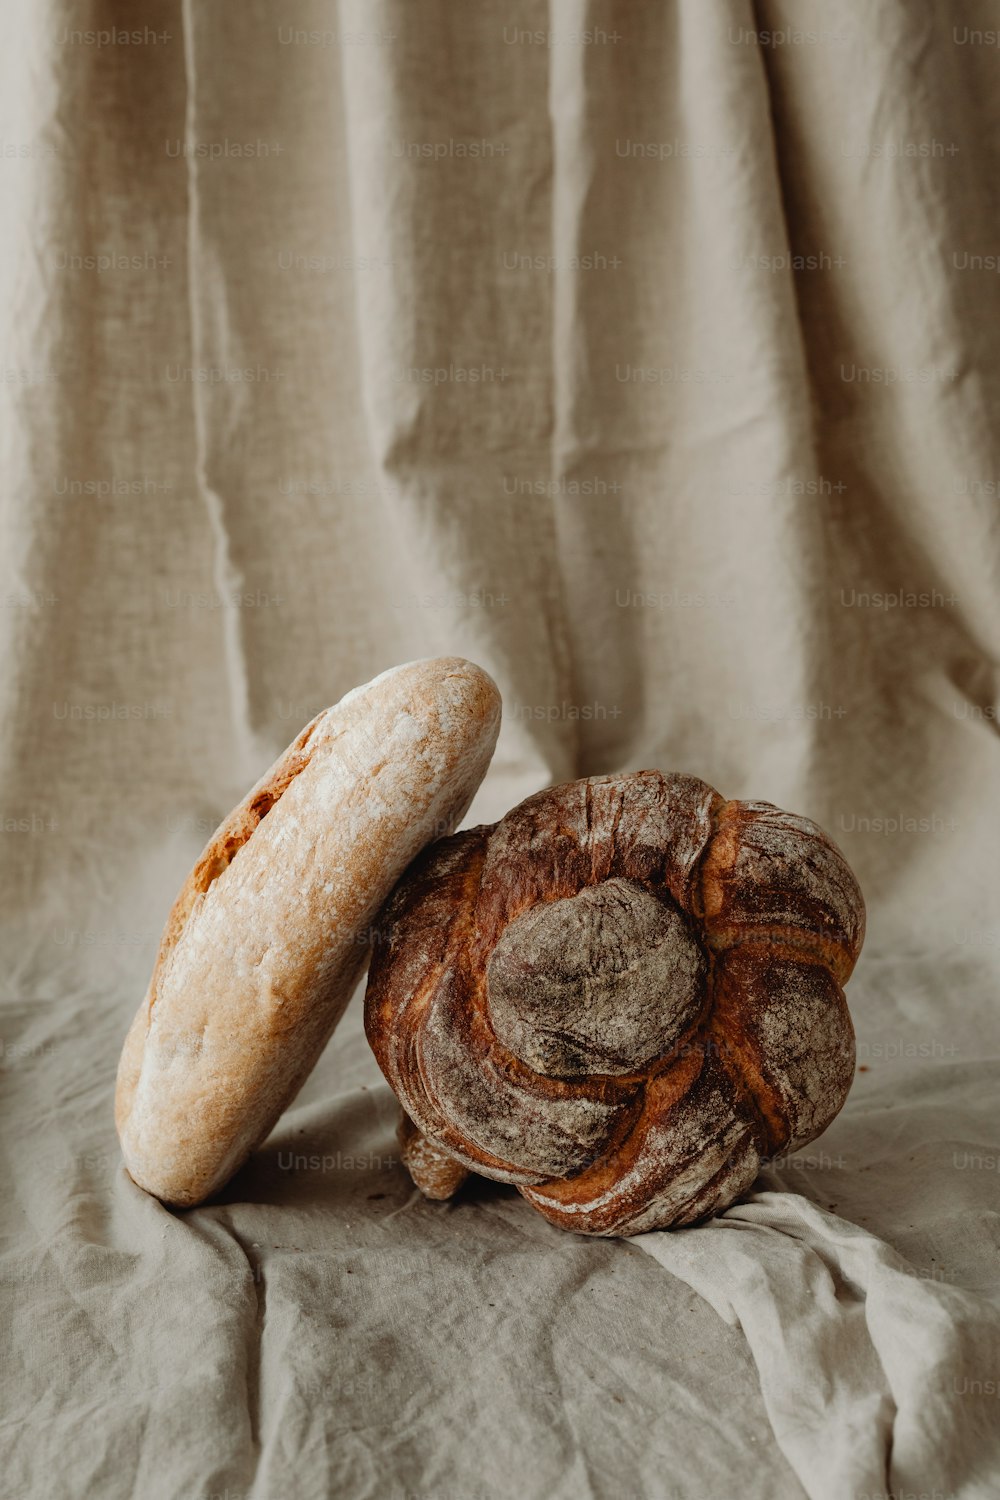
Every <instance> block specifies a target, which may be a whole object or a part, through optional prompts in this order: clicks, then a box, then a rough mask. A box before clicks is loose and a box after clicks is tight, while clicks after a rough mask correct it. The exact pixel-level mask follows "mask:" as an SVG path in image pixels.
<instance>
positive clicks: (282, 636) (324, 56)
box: [0, 0, 1000, 1500]
mask: <svg viewBox="0 0 1000 1500" xmlns="http://www.w3.org/2000/svg"><path fill="white" fill-rule="evenodd" d="M141 12H142V15H141V18H139V17H137V16H136V15H134V14H132V13H129V14H128V16H127V17H126V15H125V13H124V11H123V9H122V7H120V6H118V5H115V4H112V3H111V0H78V3H74V4H72V5H70V4H68V3H58V0H10V3H9V4H8V6H7V7H6V8H5V11H4V14H3V17H2V19H0V28H2V31H3V34H4V41H5V42H6V43H7V44H8V45H7V46H6V47H4V48H3V49H2V52H0V55H2V58H3V61H2V63H0V68H2V70H3V88H2V89H0V143H2V157H0V199H2V201H3V208H4V214H3V222H4V226H5V228H4V237H3V238H4V248H3V256H4V260H3V276H2V278H0V286H2V293H0V297H2V301H0V317H2V319H3V328H4V344H3V347H4V361H3V363H4V370H3V381H2V386H0V408H2V411H3V426H2V450H0V451H2V454H3V469H4V481H5V482H4V485H3V487H2V499H0V503H2V505H3V508H4V518H3V537H4V548H3V559H2V563H3V567H4V570H5V577H4V588H3V591H2V597H0V602H2V606H3V607H2V608H0V630H2V632H3V637H4V653H3V666H2V671H0V768H2V794H0V800H2V806H0V818H2V834H0V852H2V875H0V881H2V885H0V895H2V900H0V921H2V933H0V936H2V942H3V949H2V952H3V967H2V977H0V995H2V1022H0V1025H2V1031H0V1039H2V1057H0V1063H2V1077H0V1086H2V1098H3V1105H2V1110H3V1123H4V1129H3V1135H2V1141H3V1152H2V1172H3V1195H2V1201H3V1204H4V1211H3V1239H2V1246H0V1264H2V1281H3V1298H2V1305H3V1320H4V1322H3V1347H4V1349H5V1351H6V1358H5V1360H4V1362H3V1369H2V1372H0V1392H2V1407H3V1419H2V1425H0V1456H2V1471H3V1474H4V1484H5V1487H7V1490H8V1492H9V1493H11V1494H13V1495H18V1496H23V1497H31V1500H34V1497H36V1496H38V1497H41V1496H43V1495H44V1496H50V1495H59V1496H60V1497H62V1496H65V1497H70V1500H75V1497H85V1496H86V1497H90V1496H98V1495H99V1496H101V1497H108V1500H117V1497H126V1496H142V1497H144V1500H145V1497H152V1500H161V1497H163V1500H174V1497H176V1500H181V1497H183V1500H212V1497H225V1500H277V1497H281V1500H285V1497H289V1496H291V1497H303V1500H313V1497H324V1496H336V1497H337V1500H367V1497H393V1500H395V1497H400V1500H401V1497H408V1500H416V1497H419V1500H459V1497H460V1500H487V1497H489V1500H492V1497H498V1496H508V1495H517V1496H524V1497H529V1500H534V1497H538V1500H543V1497H546V1500H548V1497H555V1500H578V1497H580V1496H593V1497H598V1500H603V1497H609V1500H610V1497H615V1500H623V1497H629V1496H632V1497H639V1496H643V1497H645V1496H653V1497H661V1496H664V1497H680V1500H704V1497H706V1496H707V1497H716V1496H725V1497H728V1496H730V1495H734V1494H738V1495H740V1496H743V1497H748V1500H755V1497H760V1500H800V1497H801V1496H803V1495H805V1496H808V1497H810V1500H844V1497H851V1500H875V1497H878V1500H887V1497H889V1496H893V1497H895V1500H915V1497H917V1496H925V1495H926V1496H929V1497H933V1500H945V1497H948V1500H955V1497H961V1500H972V1497H976V1500H979V1497H982V1500H987V1497H995V1496H996V1495H997V1493H998V1492H1000V1452H998V1439H997V1433H998V1430H1000V1420H998V1418H1000V1399H998V1391H1000V1296H998V1269H1000V1217H998V1209H1000V1172H998V1168H1000V1139H998V1137H1000V1120H998V1115H1000V1108H998V1098H1000V1088H998V1082H1000V1057H998V1051H1000V1048H998V1025H997V974H998V968H1000V965H998V962H997V956H998V952H1000V926H998V921H1000V917H998V910H997V893H998V885H1000V879H998V877H1000V854H998V837H997V834H998V828H997V814H998V809H1000V755H998V746H997V707H996V701H997V691H996V690H997V641H998V629H997V626H998V612H1000V591H998V583H1000V565H998V552H1000V545H998V533H1000V527H998V510H997V496H998V494H1000V477H998V476H1000V462H998V455H997V426H996V416H997V412H998V410H1000V399H998V398H1000V355H998V341H997V337H996V330H997V326H998V324H997V317H998V312H1000V278H998V276H997V274H996V267H997V264H998V263H1000V262H998V255H1000V199H998V197H997V195H996V193H995V192H994V191H993V184H994V183H995V182H996V180H997V171H998V167H1000V86H998V85H1000V48H998V47H997V45H996V38H997V34H998V32H1000V3H997V0H950V3H949V4H948V5H947V6H945V5H929V4H921V5H914V4H910V3H905V0H869V3H868V4H866V5H864V6H861V5H848V4H847V3H845V0H823V3H822V4H820V3H819V0H809V3H806V0H796V3H795V4H794V5H793V4H792V3H791V0H757V3H751V0H663V3H655V4H654V3H642V0H551V3H550V4H549V5H545V4H543V3H540V0H503V3H501V0H496V3H492V0H487V3H479V0H477V3H468V4H462V5H458V4H456V3H454V0H405V3H404V0H397V3H390V0H357V3H352V0H341V3H340V4H339V5H336V4H332V3H323V0H293V3H281V4H280V5H279V4H278V3H277V0H240V5H239V6H238V7H237V6H235V5H233V4H232V3H226V0H201V3H198V4H195V3H194V0H184V3H178V0H171V3H168V0H147V3H146V4H145V5H144V6H143V7H141ZM441 653H460V654H463V655H467V656H469V657H471V658H472V659H474V660H475V661H477V662H479V663H481V664H482V665H483V666H484V667H486V668H487V669H488V670H489V671H490V672H492V673H493V675H494V676H495V678H496V680H497V682H498V684H499V686H500V688H501V691H502V693H503V697H504V703H505V724H504V728H503V731H502V735H501V740H500V745H499V748H498V752H497V756H496V760H495V762H494V765H493V768H492V769H491V772H490V774H489V776H488V778H487V781H486V783H485V784H484V786H483V789H482V791H481V793H480V795H479V797H478V798H477V800H476V803H475V805H474V807H473V809H472V815H471V819H470V821H481V820H485V819H493V818H495V817H498V816H500V815H501V814H502V813H503V812H504V811H505V810H506V809H507V808H508V807H510V806H511V805H512V804H513V803H514V802H515V801H517V800H518V799H519V798H520V797H522V796H524V795H526V794H527V793H529V792H532V791H534V790H537V789H538V788H540V787H542V786H544V785H546V784H548V783H550V782H554V781H560V780H564V779H568V778H570V777H573V776H577V775H587V774H595V773H599V772H605V771H618V770H630V769H637V768H640V767H644V766H655V767H659V768H661V769H664V770H677V771H686V772H690V773H693V774H696V775H699V776H701V777H703V778H704V779H705V780H707V781H709V782H711V783H712V784H713V785H714V786H716V787H718V788H719V789H720V790H721V791H722V792H723V793H724V794H725V795H727V796H730V797H754V798H762V799H767V800H771V801H774V802H776V803H778V804H779V805H782V806H785V807H788V808H790V809H792V810H794V811H796V812H801V813H804V814H806V815H808V816H811V817H813V818H815V819H816V820H817V821H818V822H820V823H821V824H822V825H823V826H824V827H825V828H827V829H828V830H829V832H830V833H831V834H832V835H833V837H834V838H835V839H836V840H837V842H838V843H839V844H840V845H841V847H842V848H843V849H844V851H845V853H846V854H847V856H848V858H849V859H850V860H851V862H852V864H853V865H854V867H855V869H856V871H857V873H858V875H859V878H860V880H861V883H862V886H863V888H864V890H865V893H866V897H867V899H868V904H869V916H870V921H869V937H868V941H867V945H866V948H865V951H864V954H863V955H862V959H861V962H860V965H859V967H858V970H857V973H856V975H855V978H854V979H853V980H852V982H851V985H850V987H849V991H848V998H849V1001H850V1004H851V1008H852V1012H853V1014H854V1017H855V1022H856V1025H857V1029H858V1035H859V1059H858V1060H859V1073H858V1077H857V1080H856V1083H855V1087H854V1089H853V1091H852V1093H851V1096H850V1099H849V1100H848V1103H847V1105H846V1107H845V1109H844V1110H843V1112H842V1114H841V1115H840V1116H839V1117H838V1119H837V1120H836V1121H835V1122H834V1124H833V1126H832V1127H831V1128H830V1129H829V1130H828V1132H827V1133H826V1134H825V1135H824V1136H823V1137H822V1138H821V1139H820V1140H819V1141H817V1142H815V1143H814V1144H813V1145H811V1146H809V1147H807V1148H806V1149H805V1150H804V1151H802V1152H799V1153H798V1154H797V1155H796V1156H795V1157H793V1158H791V1159H790V1160H789V1161H787V1162H785V1163H783V1164H780V1165H775V1166H773V1167H771V1168H769V1169H768V1170H767V1171H766V1172H765V1173H764V1174H763V1176H762V1178H761V1180H760V1181H759V1182H758V1184H757V1185H756V1188H755V1190H754V1192H753V1193H752V1194H751V1195H750V1197H749V1199H748V1201H746V1202H744V1203H741V1204H738V1205H736V1206H734V1207H733V1208H731V1209H730V1210H729V1211H728V1212H727V1213H725V1214H724V1215H722V1216H721V1217H720V1218H718V1219H717V1220H715V1221H713V1222H712V1223H711V1224H709V1225H706V1226H701V1227H698V1228H695V1229H692V1230H685V1231H681V1232H677V1233H675V1234H659V1235H648V1236H643V1237H641V1238H639V1239H637V1240H635V1241H633V1242H631V1243H629V1242H620V1241H588V1240H586V1239H584V1238H581V1237H576V1236H571V1235H568V1234H565V1233H562V1232H560V1231H558V1230H555V1229H553V1228H551V1227H550V1226H549V1225H547V1224H546V1223H545V1222H544V1221H543V1220H542V1219H541V1218H540V1217H539V1216H538V1215H537V1214H535V1213H534V1212H533V1211H532V1210H531V1209H530V1208H529V1207H528V1206H527V1205H526V1204H525V1203H524V1202H523V1201H522V1200H521V1199H520V1198H519V1196H518V1195H517V1194H516V1193H515V1192H514V1191H513V1190H510V1189H507V1188H501V1187H498V1186H495V1185H493V1184H490V1183H484V1182H475V1183H472V1184H470V1185H469V1186H468V1187H467V1188H465V1189H464V1190H463V1192H462V1194H461V1195H460V1196H459V1197H458V1198H457V1199H456V1200H455V1201H454V1202H453V1203H451V1204H447V1205H439V1204H438V1205H434V1204H428V1203H425V1202H423V1201H421V1200H420V1199H419V1197H418V1196H417V1195H416V1194H414V1192H413V1191H412V1190H411V1189H410V1186H409V1184H408V1180H407V1178H406V1175H405V1173H404V1172H403V1170H402V1169H401V1167H400V1165H399V1163H398V1161H397V1160H396V1158H395V1155H394V1136H393V1130H394V1123H395V1114H394V1105H393V1101H392V1099H391V1096H390V1094H389V1091H388V1089H387V1088H386V1086H385V1085H384V1083H383V1082H382V1081H381V1078H380V1075H379V1073H378V1070H377V1068H376V1066H375V1064H374V1061H373V1059H372V1058H371V1055H370V1053H369V1052H368V1049H367V1045H366V1043H365V1041H364V1036H363V1032H362V1029H361V1009H360V995H359V996H358V997H356V998H355V1001H354V1002H353V1004H352V1007H351V1010H350V1011H349V1013H348V1015H347V1017H346V1018H345V1020H344V1022H343V1023H342V1026H341V1029H340V1030H339V1031H338V1033H337V1034H336V1036H335V1037H334V1038H333V1040H332V1041H331V1044H330V1046H329V1047H328V1049H327V1051H326V1053H325V1054H324V1056H323V1059H322V1060H321V1062H320V1064H319V1066H318V1067H317V1069H316V1071H315V1073H314V1074H313V1076H312V1077H311V1078H310V1080H309V1082H308V1084H307V1085H306V1088H305V1089H304V1091H303V1093H302V1094H301V1095H300V1097H299V1099H298V1100H297V1101H296V1103H295V1105H294V1106H293V1107H292V1108H291V1109H290V1110H289V1111H288V1113H287V1114H286V1116H285V1117H284V1118H283V1120H282V1121H281V1122H280V1124H279V1125H278V1127H277V1129H276V1130H275V1132H274V1134H273V1136H272V1137H271V1139H270V1140H269V1141H268V1142H267V1143H266V1144H265V1146H264V1147H263V1148H262V1149H261V1150H260V1151H258V1152H257V1153H256V1154H255V1156H254V1157H253V1158H252V1160H251V1162H250V1163H249V1164H248V1166H247V1167H246V1168H245V1169H244V1170H243V1171H242V1172H241V1173H240V1174H239V1175H238V1176H237V1177H236V1178H235V1179H234V1181H233V1182H232V1183H231V1184H230V1186H229V1187H228V1189H227V1190H226V1191H225V1193H224V1194H223V1195H222V1197H221V1199H220V1200H219V1201H217V1202H215V1203H213V1204H212V1205H210V1206H208V1207H205V1208H201V1209H198V1210H196V1211H193V1212H190V1213H186V1214H178V1213H173V1212H170V1211H168V1210H166V1209H164V1208H163V1207H162V1206H161V1205H159V1204H158V1203H157V1202H156V1201H155V1200H153V1199H152V1198H149V1197H147V1196H146V1195H145V1194H143V1193H142V1192H141V1191H139V1189H138V1188H136V1187H135V1186H134V1184H132V1183H131V1182H130V1180H129V1179H128V1178H127V1176H126V1175H125V1173H124V1171H123V1168H122V1166H121V1162H120V1157H119V1154H118V1150H117V1143H116V1139H115V1134H114V1128H113V1123H112V1117H111V1109H112V1091H113V1080H114V1072H115V1066H116V1063H117V1057H118V1052H119V1049H120V1046H121V1041H122V1039H123V1036H124V1033H125V1030H126V1028H127V1025H128V1023H129V1021H130V1019H131V1017H132V1014H133V1012H134V1009H135V1007H136V1005H137V1004H138V1002H139V1000H140V998H141V995H142V992H143V989H144V986H145V982H146V978H147V976H148V973H149V970H150V968H151V965H152V960H153V956H154V953H155V947H156V942H157V939H158V936H159V932H160V929H161V927H162V924H163V921H164V919H165V917H166V913H167V911H168V909H169V905H170V902H171V900H172V898H173V895H174V893H175V891H176V889H177V888H178V886H179V884H180V882H181V881H182V879H183V878H184V876H185V874H186V873H187V870H188V869H189V867H190V865H191V864H192V863H193V860H194V858H195V857H196V855H197V853H198V852H199V850H200V848H201V846H202V845H203V844H204V842H205V840H206V838H207V837H208V835H209V834H210V833H211V832H212V830H213V828H214V827H215V826H216V824H217V823H218V821H219V820H220V819H221V817H222V816H223V815H224V814H225V813H226V812H227V811H228V809H229V808H230V807H231V806H232V805H233V804H234V803H235V802H236V801H237V800H238V799H239V798H240V797H241V796H242V795H243V793H244V791H245V790H246V788H247V787H248V786H249V785H250V784H251V783H252V782H253V781H254V780H255V779H256V778H257V776H258V775H259V774H260V773H261V771H262V770H263V769H264V768H265V767H266V766H267V765H268V764H269V762H270V761H271V760H272V759H273V758H274V757H275V756H276V754H277V753H278V752H279V751H280V750H281V749H282V748H283V747H284V745H285V744H286V743H288V741H290V740H291V739H292V737H293V736H294V734H295V733H296V732H297V731H298V729H299V728H300V727H301V725H302V724H303V723H305V722H306V721H307V720H308V719H309V718H310V717H312V715H313V714H314V713H315V712H316V711H318V710H319V709H320V708H322V707H325V706H326V705H327V704H329V703H331V702H333V701H335V700H336V699H337V698H338V697H339V696H340V695H341V694H342V693H343V692H345V691H346V690H347V689H349V688H350V687H352V686H354V685H355V684H356V683H359V682H362V681H365V680H367V679H368V678H370V677H371V676H373V675H374V674H375V673H376V672H377V671H380V670H382V669H384V668H385V667H387V666H390V665H392V664H394V663H396V662H400V661H404V660H409V659H412V658H414V657H419V656H428V655H436V654H441Z"/></svg>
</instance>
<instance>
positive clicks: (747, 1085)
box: [365, 771, 864, 1235]
mask: <svg viewBox="0 0 1000 1500" xmlns="http://www.w3.org/2000/svg"><path fill="white" fill-rule="evenodd" d="M863 936H864V903H863V901H862V898H861V892H860V891H859V889H858V885H857V882H856V881H855V879H854V876H853V875H852V873H851V871H850V869H849V868H848V866H847V864H846V862H845V860H844V858H843V856H842V855H841V854H840V852H839V850H837V849H836V847H835V846H834V845H833V844H832V843H831V842H830V840H829V839H828V838H827V837H826V835H825V834H824V833H823V832H822V831H821V830H820V829H819V828H818V827H817V826H816V825H815V824H814V823H811V822H809V821H808V820H807V819H805V818H799V817H795V816H793V815H791V814H789V813H784V812H781V811H780V810H779V809H778V808H776V807H772V806H771V805H770V804H769V803H766V802H725V801H723V799H722V798H721V797H720V796H719V795H718V793H717V792H715V791H714V790H713V789H712V788H711V787H710V786H708V785H706V784H705V782H703V781H699V780H697V779H696V778H695V777H692V776H679V775H662V774H661V773H660V772H658V771H639V772H636V773H634V774H632V775H624V776H595V777H590V778H588V779H586V780H583V781H576V782H572V783H570V784H569V785H566V786H559V787H555V788H553V789H551V790H549V791H545V792H540V793H539V794H538V795H537V796H534V797H529V798H528V799H527V801H525V802H522V803H521V804H520V806H518V807H516V808H514V810H513V811H512V812H510V813H508V814H507V816H506V817H505V818H503V819H502V820H501V822H499V823H497V824H495V825H493V826H490V827H481V828H476V829H472V830H470V831H467V832H464V833H460V834H456V835H454V836H453V837H450V838H445V839H443V840H441V841H439V842H438V843H436V844H434V845H432V846H431V847H430V848H429V849H428V850H426V851H425V853H424V854H423V855H422V857H421V858H420V859H419V860H417V861H416V863H415V864H414V866H413V867H412V868H411V869H410V870H409V871H408V872H407V874H406V875H405V877H404V878H403V880H402V881H401V882H400V884H399V886H398V887H397V889H396V891H395V892H394V894H393V896H392V898H391V900H390V902H389V904H388V906H387V909H386V911H385V913H384V915H383V919H382V921H381V922H380V924H379V932H378V934H377V939H376V945H375V951H374V955H373V959H372V964H371V969H370V972H369V980H368V991H367V995H366V1002H365V1025H366V1030H367V1034H368V1038H369V1041H370V1042H371V1045H372V1048H373V1050H374V1052H375V1055H376V1057H377V1059H378V1062H379V1064H380V1066H381V1068H382V1071H383V1072H384V1074H385V1076H386V1078H387V1079H388V1081H389V1083H390V1084H391V1086H392V1088H393V1089H394V1090H395V1092H396V1095H397V1096H398V1098H399V1100H400V1102H401V1104H402V1106H403V1109H404V1111H405V1119H404V1126H403V1129H402V1132H401V1145H402V1149H403V1157H404V1160H405V1161H406V1163H407V1165H408V1166H409V1168H410V1171H411V1174H412V1176H413V1179H414V1181H415V1182H416V1183H417V1185H418V1186H419V1187H421V1188H422V1189H423V1190H424V1191H425V1192H426V1193H427V1194H428V1196H432V1197H442V1196H447V1195H448V1194H449V1193H451V1192H454V1191H455V1189H456V1187H457V1186H458V1185H459V1183H460V1182H461V1180H462V1178H463V1176H464V1175H465V1174H466V1173H467V1172H469V1171H472V1172H478V1173H482V1174H483V1175H485V1176H487V1177H493V1178H497V1179H499V1180H500V1181H503V1182H509V1183H514V1184H515V1185H516V1186H517V1187H518V1189H519V1190H520V1192H521V1193H522V1194H523V1195H524V1197H525V1198H526V1199H527V1200H528V1201H529V1202H530V1203H532V1204H533V1205H534V1206H535V1207H536V1208H537V1209H539V1210H540V1211H541V1212H542V1213H543V1214H544V1215H545V1216H546V1218H548V1219H550V1220H551V1221H552V1222H553V1223H555V1224H559V1225H562V1226H563V1227H565V1228H568V1229H573V1230H577V1231H579V1232H582V1233H587V1234H605V1235H608V1234H617V1235H629V1234H637V1233H640V1232H641V1231H644V1230H649V1229H657V1228H666V1227H668V1226H671V1225H675V1224H689V1223H692V1222H694V1221H696V1220H698V1219H700V1218H703V1217H705V1216H707V1215H709V1214H711V1213H713V1212H715V1211H716V1210H718V1209H721V1208H724V1207H726V1206H727V1205H728V1204H729V1203H731V1202H732V1201H733V1200H734V1199H735V1198H736V1197H737V1196H738V1195H739V1194H740V1193H741V1192H743V1191H745V1190H746V1188H748V1187H749V1185H750V1184H751V1183H752V1182H753V1180H754V1178H755V1176H756V1174H757V1171H758V1168H759V1166H760V1164H761V1162H762V1161H764V1160H765V1159H767V1158H769V1157H772V1156H774V1155H776V1154H778V1153H781V1152H785V1151H789V1150H793V1149H795V1148H796V1147H799V1146H802V1145H804V1144H806V1142H808V1141H810V1140H812V1139H813V1138H814V1137H815V1136H817V1135H818V1134H819V1133H820V1132H821V1131H822V1130H824V1129H825V1128H826V1126H827V1125H828V1124H829V1123H830V1121H831V1120H832V1119H833V1117H834V1116H835V1115H836V1113H837V1111H838V1110H839V1109H840V1107H841V1105H842V1104H843V1102H844V1099H845V1098H846V1096H847V1091H848V1089H849V1087H850V1085H851V1081H852V1079H853V1075H854V1032H853V1028H852V1025H851V1020H850V1016H849V1013H848V1010H847V1005H846V1002H845V1000H844V995H843V990H842V988H841V987H842V985H843V984H844V983H845V982H846V980H847V978H848V977H849V975H850V973H851V970H852V969H853V967H854V963H855V961H856V959H857V956H858V953H859V951H860V948H861V944H862V940H863ZM449 1159H450V1164H449Z"/></svg>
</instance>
